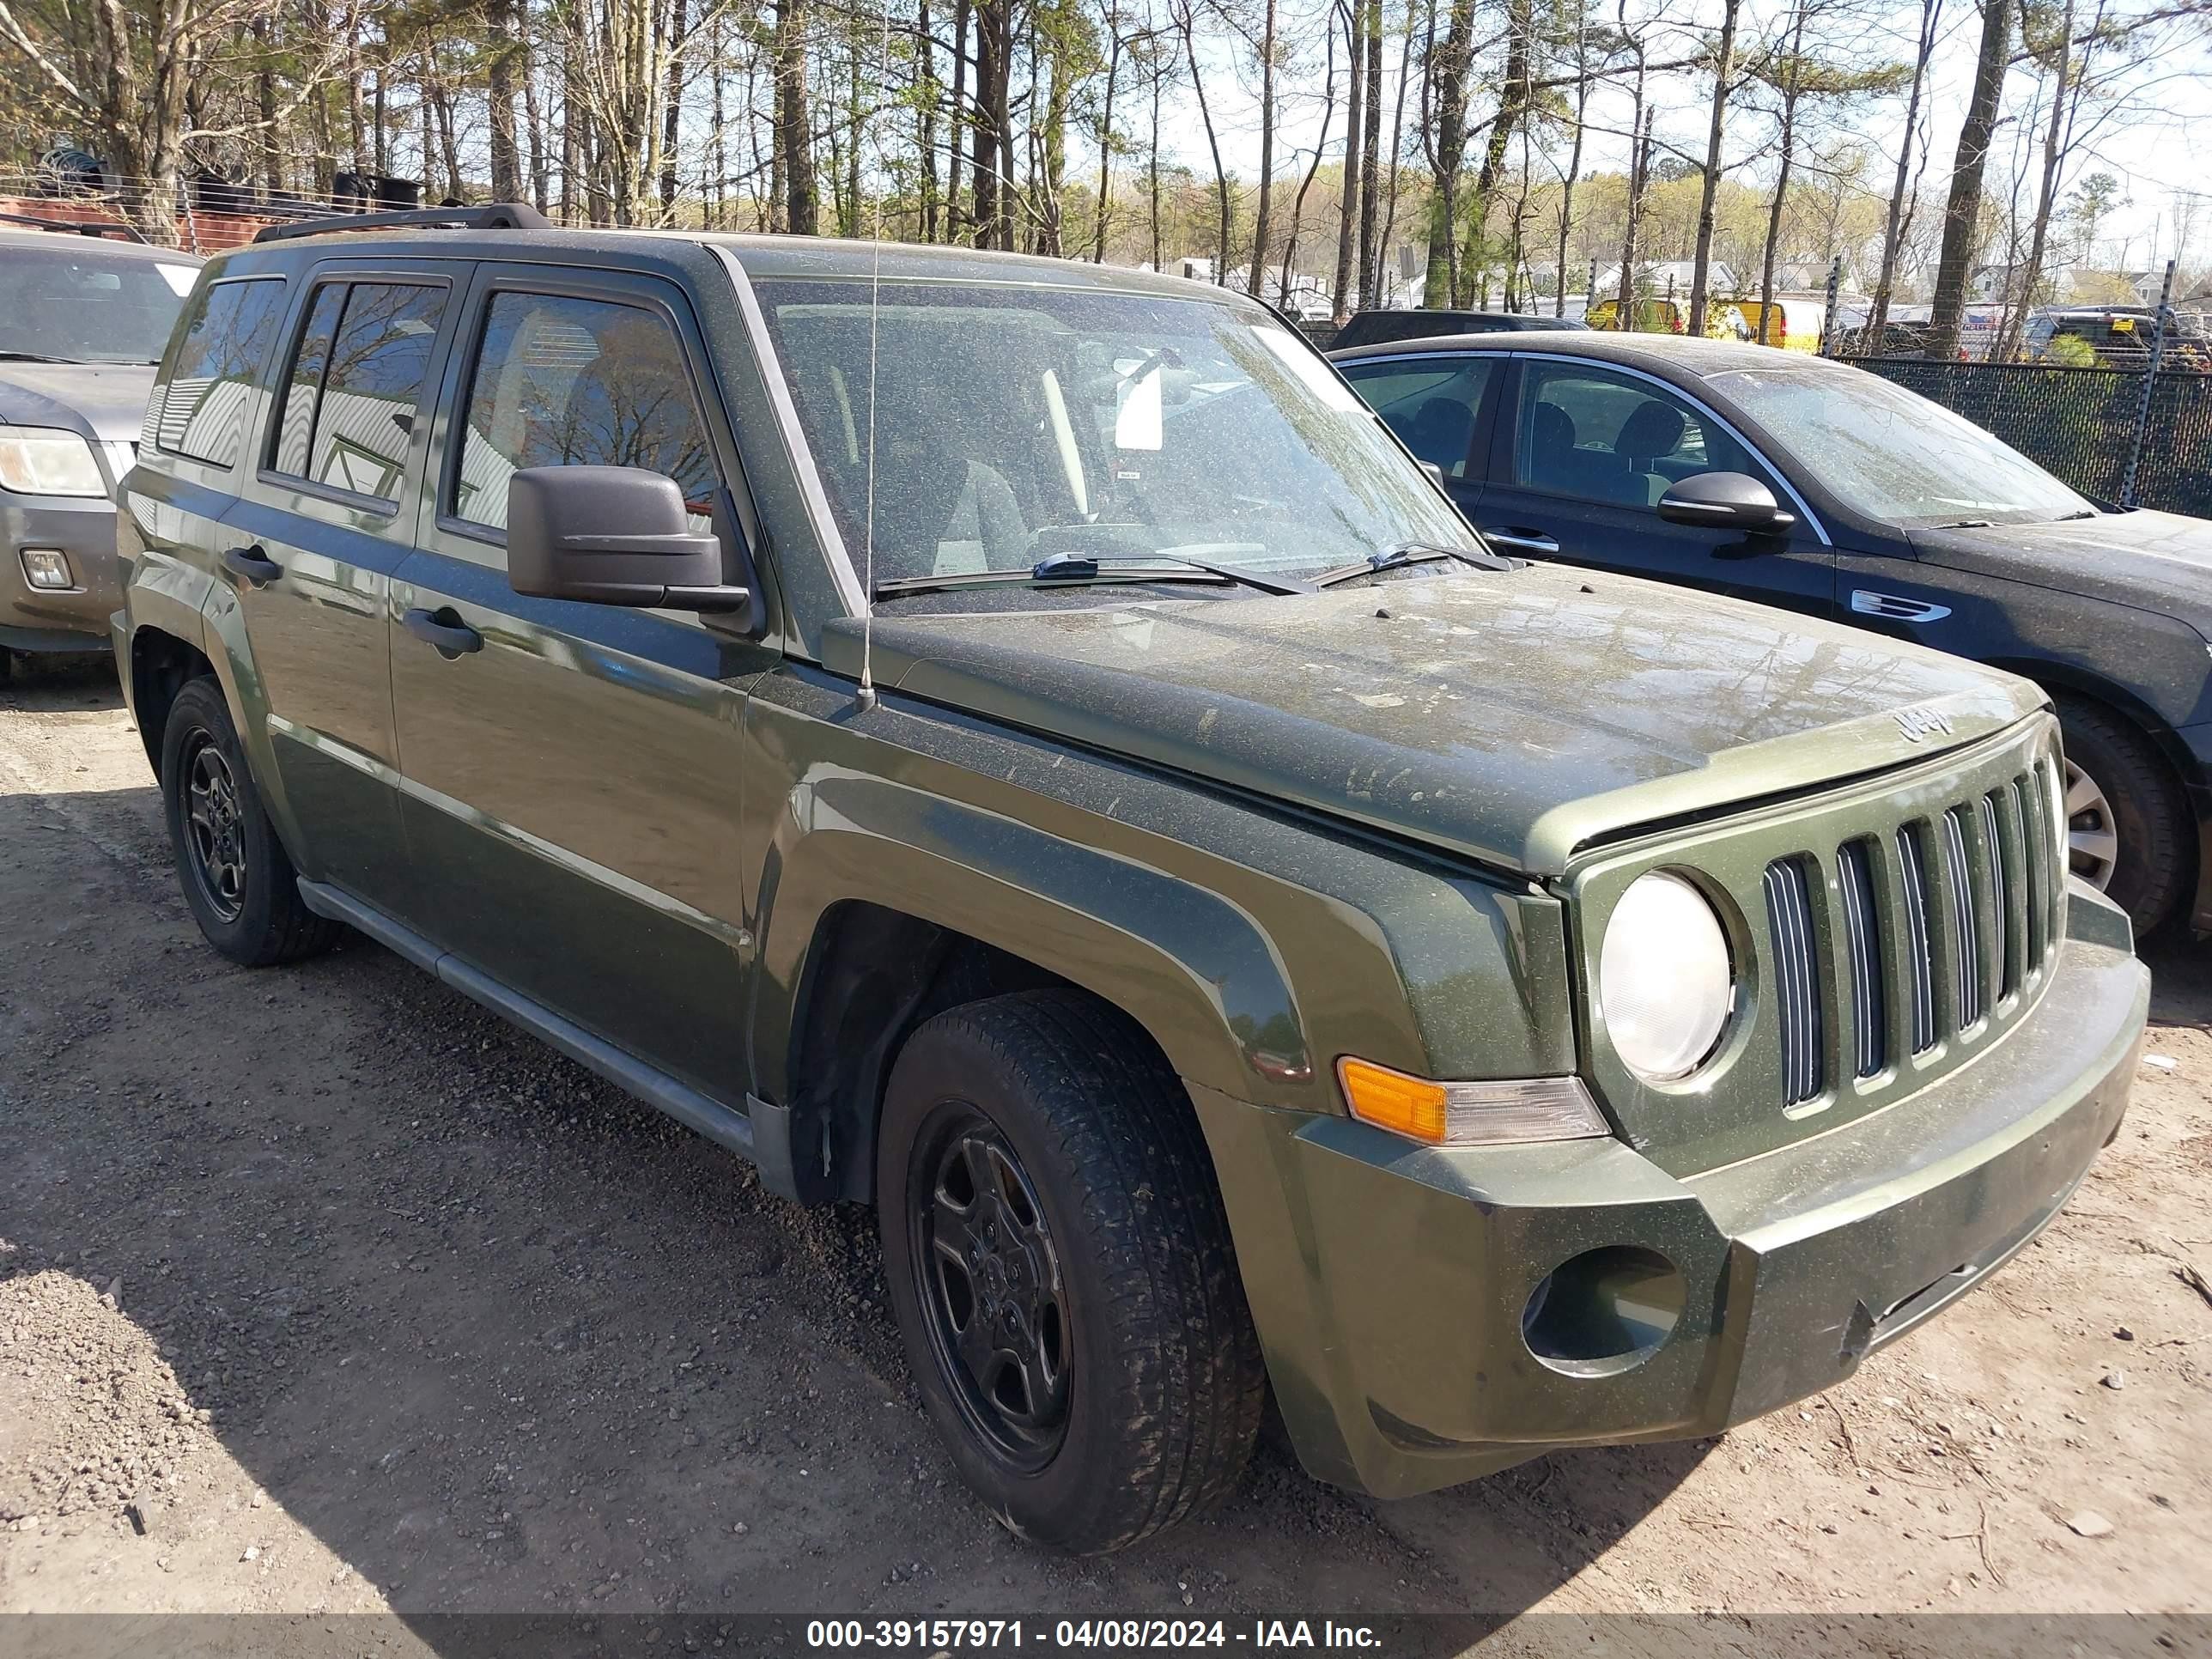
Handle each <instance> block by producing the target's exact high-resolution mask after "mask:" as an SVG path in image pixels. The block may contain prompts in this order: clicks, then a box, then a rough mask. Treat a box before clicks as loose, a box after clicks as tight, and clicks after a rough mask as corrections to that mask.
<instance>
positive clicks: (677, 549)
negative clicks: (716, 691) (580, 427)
mask: <svg viewBox="0 0 2212 1659" xmlns="http://www.w3.org/2000/svg"><path fill="white" fill-rule="evenodd" d="M723 574H724V573H723V569H722V538H720V536H717V535H715V534H714V533H713V532H702V531H699V530H695V529H694V528H692V526H691V517H690V513H689V511H688V510H687V509H686V508H685V507H684V492H683V490H682V489H679V488H678V485H677V483H676V480H675V479H673V478H671V477H668V476H667V475H666V474H665V473H661V472H651V471H647V470H646V469H645V468H643V467H641V466H529V467H525V468H523V469H522V470H521V471H519V472H517V473H515V474H514V475H513V477H510V478H509V479H508V480H507V584H508V586H511V587H513V589H514V591H515V592H518V593H526V594H528V595H530V596H531V597H532V598H533V599H580V600H583V601H585V602H586V603H587V604H591V605H638V606H649V607H665V608H667V609H670V610H677V611H750V610H752V609H753V608H754V605H755V601H754V597H753V592H752V589H751V588H750V587H749V586H748V587H737V586H730V585H729V584H728V583H726V582H725V581H724V580H723Z"/></svg>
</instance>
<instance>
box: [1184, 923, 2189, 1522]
mask: <svg viewBox="0 0 2212 1659" xmlns="http://www.w3.org/2000/svg"><path fill="white" fill-rule="evenodd" d="M2108 909H2109V907H2107V906H2104V905H2102V904H2101V903H2100V902H2099V901H2097V900H2096V899H2094V898H2093V897H2092V896H2087V895H2086V894H2083V893H2081V891H2080V890H2077V891H2076V894H2075V897H2074V901H2073V902H2072V903H2071V904H2070V905H2069V912H2070V913H2071V914H2072V915H2073V916H2074V917H2075V918H2076V919H2077V920H2076V921H2075V937H2073V938H2070V939H2068V940H2067V942H2066V943H2065V944H2064V945H2063V947H2062V948H2061V951H2060V953H2059V958H2058V962H2057V966H2056V969H2055V972H2056V974H2057V978H2056V980H2055V981H2054V982H2053V983H2052V984H2051V987H2049V990H2048V992H2047V993H2046V994H2045V998H2044V1000H2043V1005H2042V1008H2041V1010H2039V1012H2038V1013H2037V1014H2036V1015H2035V1016H2034V1017H2032V1018H2029V1019H2027V1020H2025V1021H2023V1022H2022V1023H2021V1024H2020V1025H2019V1026H2017V1027H2015V1030H2013V1031H2012V1032H2011V1033H2009V1034H2008V1036H2006V1037H2005V1038H2004V1039H2003V1040H2002V1042H1999V1043H1998V1044H1997V1045H1996V1046H1995V1047H1994V1048H1990V1049H1989V1050H1988V1051H1986V1052H1985V1053H1984V1054H1983V1055H1982V1056H1981V1057H1980V1058H1978V1060H1975V1061H1974V1062H1973V1063H1972V1065H1970V1066H1966V1067H1964V1068H1962V1069H1961V1070H1959V1071H1957V1072H1954V1073H1950V1074H1948V1076H1946V1077H1945V1078H1943V1079H1942V1080H1941V1081H1939V1082H1938V1083H1936V1084H1934V1085H1931V1086H1930V1087H1929V1088H1928V1089H1926V1090H1923V1091H1921V1092H1920V1093H1918V1094H1916V1095H1913V1096H1911V1097H1907V1098H1906V1099H1904V1100H1901V1101H1899V1102H1898V1103H1896V1104H1894V1105H1893V1106H1890V1107H1888V1108H1887V1109H1883V1110H1881V1111H1879V1112H1876V1113H1874V1114H1872V1115H1869V1116H1867V1117H1863V1118H1860V1119H1857V1120H1856V1121H1852V1122H1850V1123H1846V1124H1844V1125H1841V1126H1839V1127H1838V1128H1836V1129H1834V1130H1832V1131H1830V1132H1828V1133H1825V1134H1817V1135H1814V1136H1811V1137H1808V1139H1804V1140H1802V1141H1799V1142H1797V1143H1796V1144H1794V1145H1792V1146H1787V1147H1784V1148H1781V1149H1778V1150H1777V1151H1775V1152H1769V1153H1766V1154H1765V1155H1762V1156H1760V1157H1758V1158H1750V1159H1747V1160H1745V1161H1744V1162H1742V1163H1740V1164H1734V1165H1731V1166H1729V1167H1727V1168H1723V1169H1721V1170H1714V1171H1711V1173H1709V1174H1705V1175H1702V1176H1692V1177H1688V1178H1685V1179H1680V1180H1678V1179H1676V1178H1675V1177H1674V1176H1669V1175H1668V1174H1666V1173H1665V1172H1664V1171H1662V1170H1660V1169H1658V1168H1657V1167H1656V1165H1654V1164H1650V1163H1649V1162H1648V1161H1646V1160H1645V1159H1644V1158H1641V1157H1639V1156H1638V1154H1637V1153H1635V1152H1632V1151H1631V1150H1630V1149H1629V1148H1628V1147H1627V1146H1625V1145H1623V1144H1622V1143H1620V1142H1619V1141H1615V1140H1583V1141H1565V1142H1554V1143H1549V1144H1545V1145H1540V1146H1505V1147H1467V1148H1455V1149H1451V1150H1437V1149H1431V1148H1425V1147H1417V1146H1411V1145H1409V1144H1408V1143H1407V1142H1406V1141H1404V1140H1402V1139H1399V1138H1397V1137H1395V1136H1393V1135H1390V1134H1388V1133H1383V1132H1382V1131H1380V1130H1376V1129H1372V1128H1370V1127H1367V1126H1365V1125H1364V1124H1360V1123H1357V1122H1354V1121H1351V1120H1350V1119H1347V1118H1338V1117H1322V1116H1314V1115H1306V1114H1298V1113H1286V1112H1279V1111H1273V1110H1269V1109H1263V1108H1260V1107H1255V1106H1251V1105H1248V1104H1245V1103H1242V1102H1238V1101H1234V1100H1231V1099H1230V1098H1229V1097H1226V1096H1223V1095H1219V1094H1216V1093H1213V1092H1212V1091H1207V1090H1203V1089H1199V1088H1193V1090H1192V1091H1191V1092H1192V1097H1193V1098H1194V1100H1195V1101H1196V1102H1197V1104H1198V1108H1199V1112H1200V1118H1201V1120H1202V1121H1203V1122H1204V1125H1205V1127H1206V1136H1207V1139H1208V1141H1209V1143H1210V1144H1211V1146H1212V1152H1213V1158H1214V1164H1215V1167H1216V1169H1217V1170H1218V1171H1219V1173H1220V1176H1221V1181H1222V1189H1223V1192H1224V1194H1225V1198H1226V1200H1227V1202H1228V1207H1229V1214H1230V1220H1231V1227H1232V1230H1233V1231H1234V1234H1235V1237H1236V1243H1237V1256H1238V1261H1239V1265H1240V1267H1241V1270H1242V1273H1243V1279H1244V1284H1245V1288H1246V1293H1247V1296H1248V1298H1249V1301H1250V1303H1251V1305H1252V1310H1253V1315H1254V1318H1255V1321H1256V1322H1257V1324H1258V1327H1259V1330H1260V1335H1261V1342H1262V1343H1263V1345H1264V1346H1265V1347H1266V1349H1267V1360H1268V1370H1269V1376H1270V1378H1271V1380H1272V1382H1273V1385H1274V1389H1275V1393H1276V1398H1277V1401H1278V1403H1279V1405H1280V1407H1281V1409H1282V1412H1283V1415H1284V1419H1285V1422H1286V1423H1287V1425H1289V1427H1290V1430H1291V1438H1292V1440H1293V1442H1294V1443H1296V1445H1297V1449H1298V1454H1299V1456H1300V1458H1301V1460H1302V1461H1303V1462H1304V1464H1305V1466H1306V1468H1308V1470H1309V1471H1310V1473H1312V1474H1315V1475H1316V1476H1318V1477H1319V1478H1321V1479H1323V1480H1331V1481H1334V1482H1336V1483H1337V1484H1339V1485H1341V1486H1351V1487H1354V1488H1358V1489H1361V1490H1364V1491H1365V1492H1370V1493H1372V1494H1373V1495H1375V1496H1376V1497H1380V1498H1397V1497H1407V1496H1410V1495H1412V1494H1413V1493H1416V1492H1426V1491H1430V1490H1431V1489H1433V1488H1436V1487H1438V1486H1449V1485H1451V1484H1453V1483H1454V1482H1456V1481H1461V1480H1472V1479H1474V1478H1476V1477H1479V1476H1481V1475H1485V1474H1491V1473H1493V1472H1494V1471H1496V1470H1498V1469H1501V1468H1506V1467H1508V1466H1510V1465H1511V1464H1514V1463H1516V1462H1522V1461H1523V1460H1524V1459H1527V1458H1529V1457H1533V1456H1535V1455H1538V1454H1540V1453H1541V1452H1544V1451H1547V1450H1551V1449H1555V1448H1559V1447H1566V1446H1575V1445H1600V1444H1612V1443H1625V1442H1632V1441H1645V1440H1666V1439H1679V1438H1686V1437H1699V1436H1704V1435H1710V1434H1714V1433H1717V1432H1718V1431H1721V1430H1723V1429H1725V1428H1727V1427H1729V1425H1733V1424H1736V1423H1741V1422H1742V1421H1744V1420H1746V1419H1749V1418H1752V1417H1756V1416H1759V1415H1760V1414H1761V1413H1765V1412H1770V1411H1772V1410H1774V1409H1775V1408H1776V1407H1779V1406H1783V1405H1785V1404H1787V1403H1788V1402H1789V1401H1792V1400H1796V1399H1801V1398H1802V1397H1803V1396H1805V1395H1809V1394H1812V1393H1814V1392H1817V1391H1818V1390H1820V1389H1825V1388H1826V1387H1828V1386H1829V1385H1831V1384H1832V1383H1836V1382H1838V1381H1839V1380H1840V1379H1842V1378H1844V1377H1846V1376H1850V1374H1851V1373H1852V1372H1853V1371H1854V1370H1857V1367H1858V1364H1859V1362H1860V1360H1861V1359H1863V1358H1864V1357H1865V1355H1866V1354H1867V1353H1868V1352H1871V1351H1872V1350H1873V1349H1875V1348H1876V1347H1879V1346H1881V1345H1882V1344H1883V1343H1885V1342H1887V1341H1891V1340H1894V1339H1895V1338H1896V1337H1897V1336H1899V1335H1900V1334H1903V1333H1904V1332H1905V1331H1906V1330H1909V1329H1911V1328H1912V1327H1913V1326H1914V1325H1916V1324H1917V1323H1919V1322H1921V1321H1922V1320H1923V1319H1925V1318H1927V1317H1928V1316H1929V1315H1931V1314H1933V1313H1935V1312H1936V1311H1937V1310H1939V1309H1941V1308H1942V1307H1943V1306H1944V1305H1946V1304H1948V1303H1949V1302H1950V1301H1951V1300H1952V1299H1953V1298H1954V1297H1957V1296H1959V1295H1960V1294H1961V1293H1962V1292H1964V1291H1966V1290H1968V1289H1970V1288H1971V1287H1972V1285H1974V1284H1976V1283H1977V1282H1978V1281H1979V1280H1980V1279H1982V1278H1983V1277H1984V1275H1986V1274H1987V1273H1990V1271H1992V1270H1993V1269H1994V1268H1996V1267H1998V1266H1999V1265H2001V1264H2002V1262H2003V1261H2006V1260H2007V1259H2008V1258H2009V1257H2010V1256H2011V1255H2013V1254H2014V1252H2015V1251H2017V1250H2018V1249H2021V1247H2022V1246H2023V1245H2025V1244H2026V1243H2027V1242H2028V1240H2030V1239H2031V1238H2033V1237H2034V1236H2035V1234H2036V1233H2037V1232H2039V1231H2041V1230H2042V1228H2043V1227H2044V1226H2045V1225H2046V1224H2048V1223H2049V1222H2050V1220H2051V1218H2052V1217H2053V1216H2055V1215H2056V1214H2057V1212H2058V1209H2059V1207H2060V1206H2061V1205H2063V1203H2064V1202H2065V1200H2066V1198H2067V1196H2068V1195H2069V1194H2070V1193H2071V1192H2072V1191H2073V1190H2074V1188H2075V1186H2076V1185H2077V1184H2078V1183H2079V1182H2080V1181H2081V1177H2082V1176H2083V1175H2084V1174H2086V1173H2087V1170H2088V1168H2089V1165H2090V1164H2091V1162H2092V1161H2093V1159H2094V1158H2095V1157H2096V1154H2097V1152H2098V1150H2099V1149H2100V1147H2102V1146H2104V1145H2105V1144H2106V1142H2107V1141H2108V1140H2109V1139H2111V1138H2112V1134H2113V1133H2114V1132H2115V1131H2116V1130H2117V1129H2118V1125H2119V1121H2120V1117H2121V1115H2122V1113H2123V1112H2124V1110H2125V1109H2126V1105H2127V1097H2128V1090H2129V1086H2130V1082H2131V1080H2132V1078H2133V1073H2134V1070H2135V1065H2136V1048H2137V1046H2138V1044H2139V1042H2140V1041H2141V1038H2142V1029H2143V1023H2144V1019H2145V1018H2146V1015H2147V1012H2148V1006H2149V997H2150V976H2149V974H2148V971H2147V970H2146V969H2144V968H2143V966H2142V963H2139V962H2137V961H2136V958H2135V957H2133V956H2132V955H2131V954H2130V952H2129V951H2128V949H2127V939H2126V929H2125V924H2124V921H2117V919H2116V918H2106V916H2104V915H2102V914H2100V913H2102V912H2104V911H2106V910H2108ZM2115 921H2117V925H2114V922H2115ZM1595 1249H1630V1250H1633V1251H1636V1252H1638V1253H1643V1252H1657V1253H1658V1254H1660V1255H1664V1256H1665V1257H1666V1258H1667V1260H1668V1261H1670V1262H1671V1263H1672V1264H1674V1267H1675V1269H1676V1270H1678V1272H1679V1273H1680V1285H1681V1287H1682V1295H1681V1309H1680V1316H1679V1318H1678V1319H1677V1321H1676V1322H1675V1323H1674V1328H1673V1330H1672V1333H1671V1334H1669V1335H1668V1337H1667V1338H1666V1339H1665V1340H1663V1341H1662V1342H1661V1343H1660V1344H1659V1345H1658V1346H1656V1349H1654V1350H1652V1351H1650V1352H1649V1354H1648V1356H1647V1357H1645V1358H1642V1360H1641V1361H1640V1363H1633V1364H1629V1365H1627V1366H1626V1367H1620V1366H1619V1365H1617V1364H1611V1365H1609V1364H1596V1365H1590V1366H1583V1367H1580V1368H1578V1369H1577V1368H1570V1369H1564V1370H1563V1369H1561V1368H1559V1364H1558V1363H1556V1362H1553V1363H1547V1361H1545V1360H1540V1359H1539V1358H1537V1357H1536V1356H1535V1354H1534V1353H1533V1352H1530V1349H1529V1347H1528V1345H1527V1343H1526V1342H1525V1341H1524V1340H1523V1336H1522V1314H1523V1310H1524V1309H1525V1308H1526V1307H1527V1306H1528V1301H1529V1297H1530V1296H1531V1294H1532V1292H1534V1291H1535V1289H1536V1287H1537V1285H1539V1283H1540V1282H1541V1281H1542V1280H1544V1279H1545V1278H1546V1276H1547V1274H1551V1273H1553V1269H1554V1268H1558V1267H1561V1266H1562V1264H1565V1263H1566V1262H1568V1261H1570V1260H1571V1259H1572V1258H1575V1257H1577V1256H1580V1255H1583V1253H1585V1252H1589V1251H1591V1250H1595ZM1553 1294H1554V1295H1556V1294H1558V1292H1557V1291H1553Z"/></svg>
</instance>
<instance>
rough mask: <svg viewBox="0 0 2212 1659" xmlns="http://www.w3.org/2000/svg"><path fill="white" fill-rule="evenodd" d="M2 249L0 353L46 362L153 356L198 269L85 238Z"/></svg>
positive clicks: (153, 359) (136, 360)
mask: <svg viewBox="0 0 2212 1659" xmlns="http://www.w3.org/2000/svg"><path fill="white" fill-rule="evenodd" d="M52 244H53V245H52V246H46V245H41V246H37V247H23V246H14V247H9V248H8V249H6V250H5V251H4V252H0V353H4V354H5V355H7V356H11V357H31V358H38V359H42V360H44V361H46V362H77V363H152V362H160V361H161V352H162V349H163V348H165V347H166V346H167V344H168V343H169V329H170V327H171V325H173V324H174V323H175V322H176V320H177V313H178V312H179V310H181V309H182V308H183V307H184V303H185V295H187V294H189V293H191V291H192V281H193V279H194V278H195V277H197V276H198V275H199V270H198V268H197V266H195V265H192V264H188V263H186V262H185V261H184V260H182V259H178V260H174V261H172V260H167V259H149V258H144V257H143V256H137V257H133V256H132V255H130V254H127V253H118V252H112V251H110V250H108V249H106V248H103V247H102V246H100V243H98V242H96V241H94V240H93V239H92V238H90V237H88V236H77V237H70V238H64V237H62V236H60V235H56V236H54V237H53V238H52Z"/></svg>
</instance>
